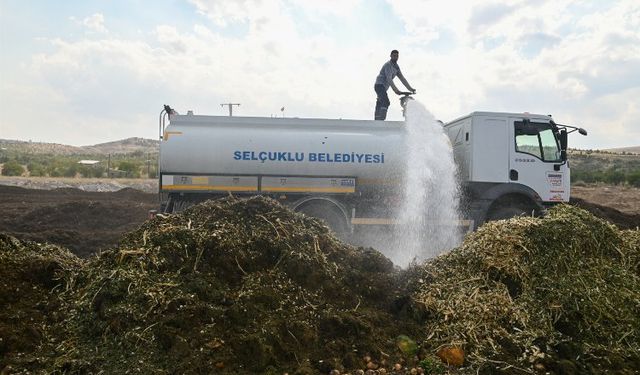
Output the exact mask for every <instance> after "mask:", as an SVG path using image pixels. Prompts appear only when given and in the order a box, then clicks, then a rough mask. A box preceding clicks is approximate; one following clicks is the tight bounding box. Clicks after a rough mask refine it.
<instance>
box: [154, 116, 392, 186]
mask: <svg viewBox="0 0 640 375" xmlns="http://www.w3.org/2000/svg"><path fill="white" fill-rule="evenodd" d="M404 137H405V132H404V123H403V122H393V121H386V122H384V121H366V120H327V119H298V118H264V117H222V116H194V115H172V116H171V121H170V123H169V125H168V126H167V128H166V129H165V132H164V137H163V138H164V139H163V141H162V142H161V145H160V172H161V173H163V174H183V175H188V174H194V175H207V174H216V175H261V176H301V177H302V176H310V177H320V176H335V177H338V176H344V177H356V178H358V179H367V180H380V179H382V180H387V179H393V178H396V177H397V176H399V173H401V172H402V169H404V168H405V159H404V158H405V141H404Z"/></svg>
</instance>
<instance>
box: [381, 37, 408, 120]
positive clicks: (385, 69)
mask: <svg viewBox="0 0 640 375" xmlns="http://www.w3.org/2000/svg"><path fill="white" fill-rule="evenodd" d="M399 55H400V54H399V53H398V50H395V49H394V50H393V51H391V60H389V61H387V62H386V63H384V65H383V66H382V69H380V74H378V77H376V83H375V85H374V86H373V89H374V90H375V91H376V94H377V95H378V98H377V99H376V110H375V114H374V118H375V119H376V120H384V119H386V118H387V109H388V108H389V105H390V104H391V102H390V101H389V96H387V90H389V86H391V88H392V89H393V91H394V92H395V93H396V94H398V95H402V92H400V90H398V88H397V87H396V85H394V84H393V79H394V78H395V77H396V76H398V78H400V81H402V84H404V85H405V86H406V88H407V89H408V90H409V91H410V92H411V93H412V94H415V93H416V89H414V88H412V87H411V85H410V84H409V82H407V80H406V78H404V76H403V75H402V72H401V71H400V67H399V66H398V57H399Z"/></svg>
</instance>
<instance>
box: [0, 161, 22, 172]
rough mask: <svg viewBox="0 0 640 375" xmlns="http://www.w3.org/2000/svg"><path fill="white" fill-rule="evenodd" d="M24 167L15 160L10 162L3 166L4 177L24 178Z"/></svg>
mask: <svg viewBox="0 0 640 375" xmlns="http://www.w3.org/2000/svg"><path fill="white" fill-rule="evenodd" d="M23 173H24V167H22V165H21V164H20V163H18V162H17V161H15V160H9V161H7V162H6V163H4V165H3V166H2V175H3V176H22V174H23Z"/></svg>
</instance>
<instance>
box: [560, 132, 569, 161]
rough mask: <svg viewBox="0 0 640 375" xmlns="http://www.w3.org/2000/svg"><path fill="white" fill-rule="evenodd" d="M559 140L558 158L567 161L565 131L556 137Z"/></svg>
mask: <svg viewBox="0 0 640 375" xmlns="http://www.w3.org/2000/svg"><path fill="white" fill-rule="evenodd" d="M558 138H559V140H560V158H561V159H562V161H566V160H567V143H568V140H567V138H568V137H567V131H566V130H565V129H563V130H561V131H560V136H559V137H558Z"/></svg>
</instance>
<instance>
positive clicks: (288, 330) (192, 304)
mask: <svg viewBox="0 0 640 375" xmlns="http://www.w3.org/2000/svg"><path fill="white" fill-rule="evenodd" d="M397 275H398V271H397V270H394V267H393V264H392V263H391V262H390V261H389V260H388V259H386V258H385V257H383V256H382V255H381V254H380V253H378V252H376V251H374V250H366V249H361V248H360V249H358V248H354V247H351V246H349V245H345V244H342V243H341V242H339V241H338V240H337V239H336V238H335V237H334V236H333V235H332V234H331V233H330V231H329V229H328V228H327V227H326V226H324V225H323V224H321V223H320V222H319V221H317V220H316V219H312V218H308V217H306V216H304V215H301V214H297V213H293V212H292V211H290V210H288V209H286V208H284V207H283V206H281V205H280V204H278V203H277V202H275V201H273V200H271V199H268V198H261V197H258V198H252V199H248V200H236V199H233V198H231V199H226V200H221V201H220V200H219V201H208V202H205V203H203V204H200V205H197V206H194V207H192V208H190V209H188V210H186V211H184V212H183V213H181V214H177V215H169V216H166V217H164V216H159V217H156V218H155V219H153V220H150V221H148V222H146V223H145V224H144V225H143V226H142V227H140V228H139V229H138V230H136V231H135V232H132V233H129V234H128V235H126V236H125V237H124V238H123V239H122V241H121V244H120V246H119V248H117V249H113V250H110V251H107V252H104V253H102V254H100V255H99V256H98V257H97V258H95V259H93V260H91V261H90V262H89V264H88V265H87V267H86V268H85V270H84V271H83V273H82V276H81V279H82V280H79V281H78V284H77V286H76V288H75V289H74V290H72V291H70V292H69V293H67V295H68V299H69V300H73V301H74V304H73V305H72V306H69V317H68V322H67V332H68V333H69V336H68V338H67V339H66V340H65V341H64V342H63V343H62V345H60V346H59V350H60V354H59V358H58V360H57V362H56V364H55V365H56V366H57V367H55V368H54V370H63V371H71V372H82V373H86V372H99V371H104V372H106V373H125V372H126V371H129V372H137V373H166V372H169V373H210V372H221V373H265V372H274V373H282V372H286V371H289V372H296V373H302V374H304V373H314V374H315V373H328V372H329V371H331V370H332V369H340V370H345V369H353V368H364V367H365V366H366V365H367V363H368V362H371V363H370V364H369V366H371V367H376V368H377V367H378V366H384V365H385V364H386V362H387V361H389V362H391V361H393V362H394V363H395V361H400V359H401V358H400V357H402V355H403V353H402V352H401V351H400V350H399V349H398V348H397V345H396V342H395V339H396V337H397V336H398V335H400V334H406V333H408V332H415V331H416V330H417V325H415V324H414V323H412V322H410V321H404V322H403V321H400V322H398V321H396V319H395V318H394V316H393V315H392V314H391V313H389V312H387V311H388V310H389V309H388V306H390V305H391V303H392V299H393V298H394V295H393V293H390V289H389V288H390V286H393V285H395V284H397V282H396V281H395V278H396V277H397ZM365 359H366V362H364V361H365Z"/></svg>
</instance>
